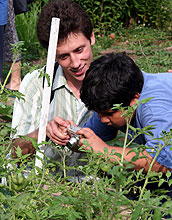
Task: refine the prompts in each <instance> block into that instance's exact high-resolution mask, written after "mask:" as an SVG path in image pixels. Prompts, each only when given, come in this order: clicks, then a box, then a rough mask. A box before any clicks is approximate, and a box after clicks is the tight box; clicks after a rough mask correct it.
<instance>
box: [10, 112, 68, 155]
mask: <svg viewBox="0 0 172 220" xmlns="http://www.w3.org/2000/svg"><path fill="white" fill-rule="evenodd" d="M69 125H70V123H69V121H66V120H65V119H63V118H60V117H58V116H56V117H55V118H54V119H53V120H51V121H50V122H48V124H47V127H46V135H47V137H49V138H50V139H51V140H52V141H53V142H54V143H56V144H60V145H66V143H67V142H68V141H69V136H68V134H67V127H68V126H69ZM38 131H39V130H38V129H36V130H35V131H33V132H31V133H29V134H27V135H25V136H26V137H32V138H35V139H36V140H38ZM18 146H19V147H20V148H21V150H22V154H23V155H25V154H31V155H32V156H33V154H34V153H35V148H34V147H33V145H32V142H31V141H26V140H25V139H24V138H15V139H14V141H13V148H12V155H13V156H14V157H16V153H15V150H16V148H17V147H18Z"/></svg>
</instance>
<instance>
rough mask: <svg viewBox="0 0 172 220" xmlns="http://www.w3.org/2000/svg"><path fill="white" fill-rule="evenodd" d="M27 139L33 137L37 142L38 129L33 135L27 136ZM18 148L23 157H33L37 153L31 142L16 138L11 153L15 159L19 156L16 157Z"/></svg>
mask: <svg viewBox="0 0 172 220" xmlns="http://www.w3.org/2000/svg"><path fill="white" fill-rule="evenodd" d="M26 137H32V138H35V139H36V140H37V139H38V129H37V130H35V131H33V132H32V133H30V134H28V135H26ZM17 147H20V148H21V150H22V155H25V154H30V155H31V157H32V156H33V154H34V153H35V148H34V147H33V146H32V142H31V141H26V140H25V139H24V138H16V139H14V140H13V147H12V151H11V153H12V155H13V156H14V158H17V155H16V148H17Z"/></svg>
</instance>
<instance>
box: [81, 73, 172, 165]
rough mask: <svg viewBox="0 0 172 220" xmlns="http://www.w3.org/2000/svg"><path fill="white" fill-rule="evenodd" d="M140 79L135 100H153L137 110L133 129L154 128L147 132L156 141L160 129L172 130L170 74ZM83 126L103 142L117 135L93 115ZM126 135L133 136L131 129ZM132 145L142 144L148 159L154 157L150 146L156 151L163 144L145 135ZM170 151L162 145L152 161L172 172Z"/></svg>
mask: <svg viewBox="0 0 172 220" xmlns="http://www.w3.org/2000/svg"><path fill="white" fill-rule="evenodd" d="M143 77H144V85H143V88H142V91H141V94H140V98H139V100H142V99H145V98H150V97H153V98H152V99H151V100H150V101H149V102H147V103H145V104H141V105H140V106H139V107H138V108H137V110H136V116H135V119H134V122H133V127H135V128H144V127H146V126H149V125H154V129H152V130H151V132H152V133H153V135H154V138H159V137H161V134H162V131H163V130H165V131H167V132H168V131H170V129H171V128H172V74H171V73H160V74H148V73H144V72H143ZM84 127H89V128H91V129H92V130H93V131H94V132H95V133H96V134H97V135H98V136H99V137H101V138H102V139H103V140H104V141H108V140H112V139H113V138H115V136H116V133H117V129H116V128H113V127H112V126H107V125H105V124H103V123H101V120H100V118H99V117H98V115H97V113H94V114H93V116H92V117H91V118H90V119H89V120H88V121H87V122H86V123H85V125H84ZM120 130H122V131H125V128H124V127H122V128H121V129H120ZM129 133H130V134H133V132H132V131H131V130H130V131H129ZM136 142H137V143H138V144H144V145H146V146H147V149H146V151H147V152H151V154H150V155H151V156H152V157H154V156H155V153H154V152H152V147H153V148H154V149H155V152H156V150H157V148H158V145H159V143H160V144H163V142H162V141H160V142H158V141H157V140H155V139H152V138H151V136H148V135H140V136H139V137H138V138H137V139H136ZM170 148H171V145H170V146H166V147H165V148H164V149H163V150H162V151H161V153H160V154H159V156H158V157H157V159H156V161H157V162H158V163H160V164H162V165H163V166H165V167H167V168H171V169H172V151H170Z"/></svg>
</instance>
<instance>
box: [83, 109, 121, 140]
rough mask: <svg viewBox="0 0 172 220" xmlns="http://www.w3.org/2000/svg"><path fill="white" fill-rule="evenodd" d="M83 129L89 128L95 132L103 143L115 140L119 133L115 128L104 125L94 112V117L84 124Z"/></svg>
mask: <svg viewBox="0 0 172 220" xmlns="http://www.w3.org/2000/svg"><path fill="white" fill-rule="evenodd" d="M83 127H88V128H90V129H91V130H93V131H94V133H95V134H96V135H97V136H99V137H100V138H101V139H102V140H103V141H110V140H113V139H114V138H115V137H116V135H117V132H118V129H116V128H114V127H113V126H108V125H106V124H104V123H102V122H101V120H100V118H99V116H98V114H97V113H96V112H94V113H93V115H92V117H91V118H89V119H88V121H86V122H85V123H84V125H83Z"/></svg>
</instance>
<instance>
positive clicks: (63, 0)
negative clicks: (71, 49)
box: [37, 0, 93, 49]
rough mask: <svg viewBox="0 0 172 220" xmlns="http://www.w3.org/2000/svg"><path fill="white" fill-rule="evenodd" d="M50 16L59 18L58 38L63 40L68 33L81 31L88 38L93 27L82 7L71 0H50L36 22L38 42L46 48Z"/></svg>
mask: <svg viewBox="0 0 172 220" xmlns="http://www.w3.org/2000/svg"><path fill="white" fill-rule="evenodd" d="M52 17H57V18H60V28H59V36H58V40H59V41H63V40H65V39H66V38H67V36H68V35H69V34H70V33H79V32H81V33H83V34H84V36H85V37H86V38H87V39H88V40H90V37H91V34H92V31H93V27H92V24H91V20H90V18H89V16H88V15H87V13H86V12H85V11H84V9H83V8H82V7H81V6H80V5H79V4H77V3H75V2H72V1H71V0H50V1H49V2H48V3H47V5H46V6H44V7H43V8H42V11H41V13H40V15H39V18H38V22H37V36H38V39H39V41H40V44H41V45H42V46H43V47H44V48H46V49H48V43H49V36H50V27H51V20H52Z"/></svg>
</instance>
